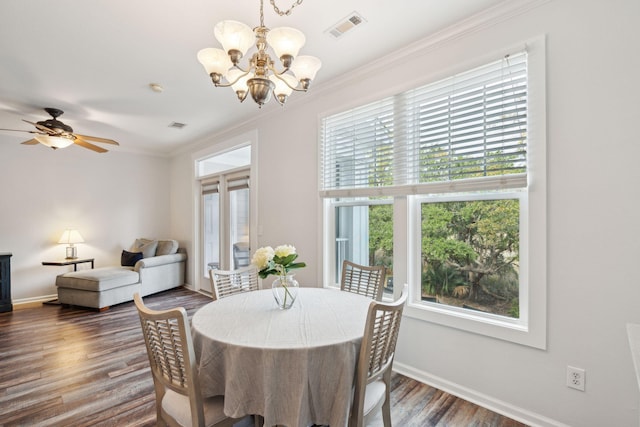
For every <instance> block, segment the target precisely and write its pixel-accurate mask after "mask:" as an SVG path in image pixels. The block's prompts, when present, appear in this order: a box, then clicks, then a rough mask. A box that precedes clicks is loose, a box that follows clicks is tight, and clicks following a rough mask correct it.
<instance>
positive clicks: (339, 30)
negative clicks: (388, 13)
mask: <svg viewBox="0 0 640 427" xmlns="http://www.w3.org/2000/svg"><path fill="white" fill-rule="evenodd" d="M365 22H367V21H365V19H364V18H363V17H362V15H360V14H359V13H358V12H351V13H350V14H349V15H347V16H346V17H345V18H343V19H341V20H340V21H339V22H338V23H337V24H335V25H333V26H331V27H330V28H329V29H328V30H326V31H325V32H327V33H329V34H331V35H332V36H333V37H335V38H340V37H342V36H344V35H345V34H346V33H347V32H349V31H351V30H353V29H354V28H355V27H357V26H359V25H362V24H364V23H365Z"/></svg>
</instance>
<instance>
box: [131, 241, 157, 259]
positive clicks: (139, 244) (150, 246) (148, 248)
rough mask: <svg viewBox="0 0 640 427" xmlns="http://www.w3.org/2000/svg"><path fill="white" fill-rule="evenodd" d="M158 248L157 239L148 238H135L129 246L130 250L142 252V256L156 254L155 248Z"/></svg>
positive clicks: (147, 256) (146, 256)
mask: <svg viewBox="0 0 640 427" xmlns="http://www.w3.org/2000/svg"><path fill="white" fill-rule="evenodd" d="M157 248H158V241H157V240H150V239H136V241H135V242H134V243H133V245H132V246H131V249H130V250H129V251H130V252H142V258H149V257H152V256H156V249H157Z"/></svg>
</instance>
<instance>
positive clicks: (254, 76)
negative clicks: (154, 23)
mask: <svg viewBox="0 0 640 427" xmlns="http://www.w3.org/2000/svg"><path fill="white" fill-rule="evenodd" d="M270 1H271V5H272V6H273V8H274V10H275V11H276V13H278V14H279V15H280V16H283V15H289V14H290V13H291V10H292V9H293V8H294V7H296V6H297V5H299V4H301V3H302V0H296V2H295V3H294V4H293V5H292V6H291V7H290V8H289V10H287V11H284V12H283V11H280V9H278V7H277V6H276V5H275V0H270ZM214 35H215V37H216V39H217V40H218V41H219V42H220V44H221V45H222V48H223V49H217V48H206V49H202V50H200V51H199V52H198V61H200V63H201V64H202V66H203V67H204V69H205V70H206V72H207V74H209V76H210V77H211V81H212V82H213V84H214V85H215V86H216V87H229V86H230V87H231V88H232V89H233V90H234V91H235V93H236V95H237V97H238V99H239V100H240V102H242V101H244V100H245V99H246V97H247V94H248V93H251V98H252V99H253V100H254V102H255V103H256V104H258V106H259V107H262V105H264V104H265V103H267V102H268V101H269V100H270V99H271V94H273V95H274V97H275V99H276V101H277V102H278V103H279V104H280V105H284V103H285V102H286V101H287V98H288V97H289V95H291V93H292V92H293V91H299V92H306V91H307V90H308V89H309V86H310V84H311V81H312V80H313V79H314V78H315V76H316V73H317V72H318V70H319V69H320V67H321V66H322V63H321V61H320V60H319V59H318V58H316V57H314V56H308V55H300V56H298V53H299V52H300V49H301V48H302V46H304V43H305V41H306V39H305V36H304V34H303V33H302V32H301V31H299V30H296V29H295V28H289V27H280V28H274V29H272V30H269V28H267V27H265V26H264V12H263V0H260V26H258V27H255V28H254V29H253V30H252V29H251V28H250V27H249V26H248V25H246V24H243V23H242V22H238V21H222V22H219V23H218V24H216V26H215V28H214ZM254 44H255V47H256V52H255V53H254V54H253V55H252V56H251V59H250V60H249V64H248V66H247V67H245V68H243V67H241V66H240V61H241V59H242V58H243V57H244V56H245V54H246V53H247V51H248V50H249V49H250V48H251V47H252V46H253V45H254ZM269 48H270V50H271V51H273V52H274V54H275V55H276V57H277V58H279V59H280V62H281V64H282V66H283V67H284V69H283V70H282V71H277V70H276V69H275V62H274V61H273V60H272V59H271V56H270V55H269V53H268V52H267V50H268V49H269Z"/></svg>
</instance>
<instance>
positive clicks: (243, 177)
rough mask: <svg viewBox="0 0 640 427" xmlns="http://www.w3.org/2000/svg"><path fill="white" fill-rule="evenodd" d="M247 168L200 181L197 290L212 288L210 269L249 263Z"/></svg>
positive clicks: (228, 268)
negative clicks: (199, 244) (199, 260)
mask: <svg viewBox="0 0 640 427" xmlns="http://www.w3.org/2000/svg"><path fill="white" fill-rule="evenodd" d="M249 177H250V169H249V168H243V169H234V170H232V171H227V172H224V173H220V174H216V175H212V176H208V177H207V178H206V179H203V180H201V185H200V187H201V194H202V196H201V197H202V199H201V204H200V206H201V218H202V227H201V230H202V232H201V233H200V238H201V248H202V250H201V254H202V262H201V264H200V265H201V266H202V272H201V274H200V275H199V276H201V279H200V289H203V290H207V291H213V289H211V282H210V280H209V270H210V269H214V268H216V269H222V270H234V269H237V268H240V267H244V266H247V265H249V261H250V251H251V248H250V247H249V224H250V215H249V214H250V211H249V206H250V197H249Z"/></svg>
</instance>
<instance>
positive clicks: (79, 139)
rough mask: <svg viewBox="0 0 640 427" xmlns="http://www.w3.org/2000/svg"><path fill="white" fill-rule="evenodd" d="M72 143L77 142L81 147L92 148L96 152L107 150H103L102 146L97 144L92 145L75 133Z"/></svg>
mask: <svg viewBox="0 0 640 427" xmlns="http://www.w3.org/2000/svg"><path fill="white" fill-rule="evenodd" d="M73 143H74V144H78V145H79V146H81V147H84V148H88V149H89V150H93V151H95V152H97V153H106V152H107V151H109V150H105V149H104V148H102V147H98V146H97V145H93V144H90V143H88V142H87V141H85V140H84V139H82V137H81V136H80V135H76V139H74V140H73Z"/></svg>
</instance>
